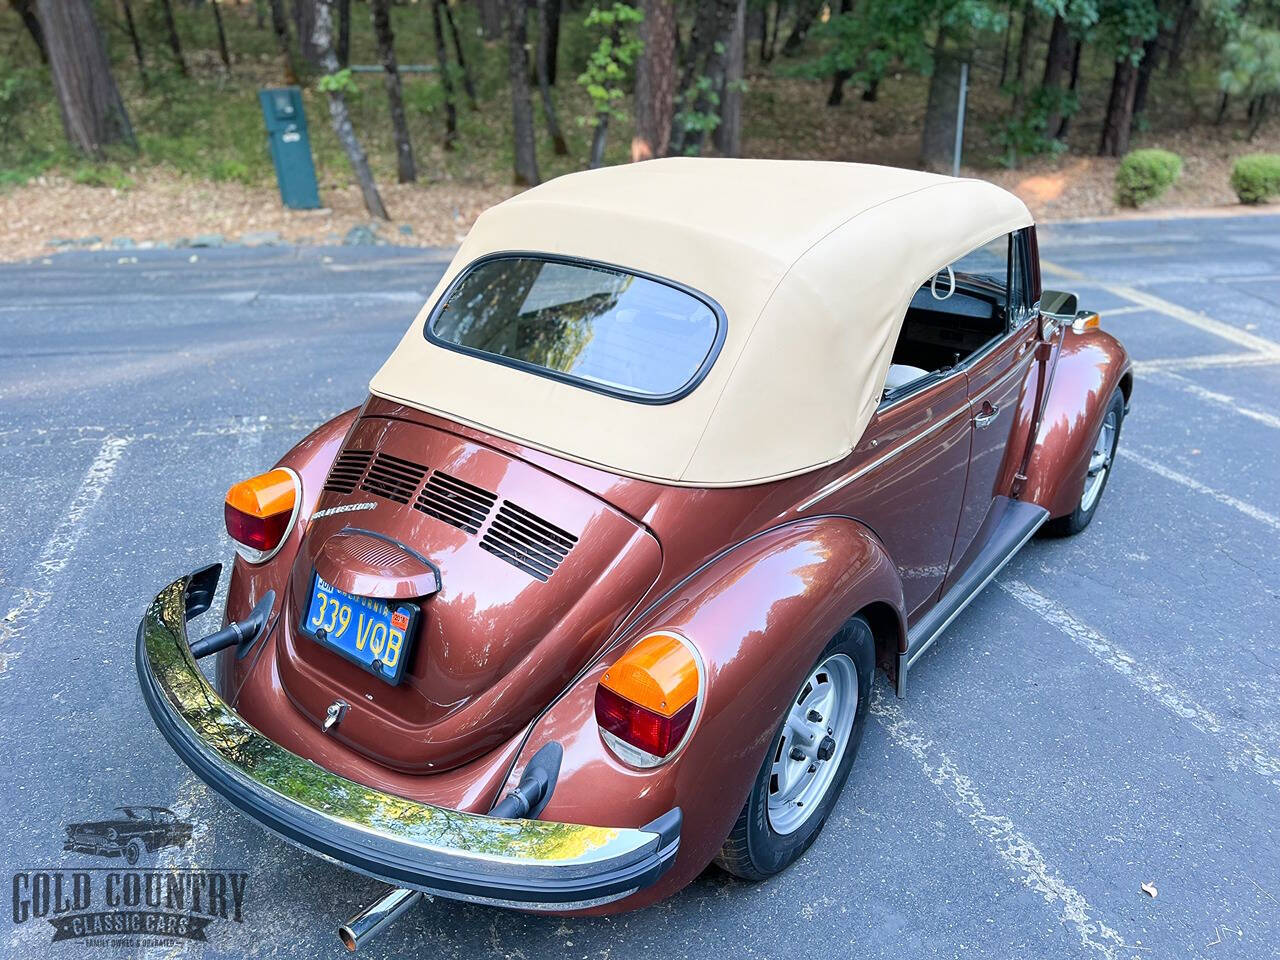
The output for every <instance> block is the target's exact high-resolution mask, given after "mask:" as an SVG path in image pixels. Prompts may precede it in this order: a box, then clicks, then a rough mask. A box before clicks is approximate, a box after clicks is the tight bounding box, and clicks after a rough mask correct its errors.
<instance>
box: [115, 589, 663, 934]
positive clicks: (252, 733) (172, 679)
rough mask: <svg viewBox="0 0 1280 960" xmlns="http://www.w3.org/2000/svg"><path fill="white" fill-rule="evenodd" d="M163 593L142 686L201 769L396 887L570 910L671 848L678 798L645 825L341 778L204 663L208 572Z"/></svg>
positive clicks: (165, 730) (150, 616)
mask: <svg viewBox="0 0 1280 960" xmlns="http://www.w3.org/2000/svg"><path fill="white" fill-rule="evenodd" d="M191 579H192V578H191V577H184V578H182V579H181V580H177V581H175V582H173V583H171V584H169V586H167V587H165V588H164V590H162V591H160V593H159V595H157V596H156V598H155V600H153V601H152V602H151V605H150V606H149V607H148V609H147V612H146V615H145V616H144V617H143V618H142V623H141V624H140V625H139V627H138V640H137V667H138V680H139V683H140V684H141V687H142V695H143V697H144V699H145V700H146V703H147V708H148V709H149V710H150V711H151V716H152V718H153V719H154V720H155V723H156V726H157V727H159V729H160V732H161V733H162V734H164V737H165V739H166V740H168V741H169V744H170V745H171V746H172V747H173V749H174V750H175V751H176V752H177V754H178V756H179V757H181V758H182V760H183V762H185V763H186V764H187V765H188V766H189V767H191V769H192V770H193V771H195V773H196V775H197V776H199V777H200V779H202V780H203V781H204V782H205V783H207V784H208V785H209V786H210V787H212V788H213V789H214V790H216V791H217V792H218V793H220V794H221V795H222V796H223V797H225V798H226V799H227V800H229V801H230V802H231V803H232V804H233V805H234V806H235V807H237V808H238V809H239V810H240V811H241V812H242V813H244V814H247V815H248V816H249V817H251V818H252V819H254V820H255V821H256V822H257V823H258V824H259V825H261V826H262V827H265V828H266V829H267V830H270V831H271V832H273V833H276V834H278V835H279V836H281V837H283V838H284V839H285V840H288V841H289V842H291V843H293V844H295V845H297V846H300V847H302V848H303V849H304V850H306V851H307V852H309V853H312V854H315V855H316V856H319V857H323V858H324V859H326V860H330V861H332V862H335V863H337V864H339V865H340V866H343V867H346V868H348V869H351V870H356V871H358V872H360V873H363V874H367V875H369V876H372V877H376V878H377V879H379V880H383V881H385V882H387V883H390V884H394V885H395V886H398V887H408V888H411V889H414V890H422V891H425V892H428V893H433V894H438V895H440V896H445V897H453V898H456V899H463V900H470V901H476V902H482V903H490V904H495V905H499V906H509V907H517V908H520V909H525V910H572V909H577V908H582V907H589V906H595V905H598V904H602V903H609V902H611V901H614V900H620V899H622V898H623V897H626V896H628V895H629V894H631V893H634V892H635V891H636V890H639V889H642V888H644V887H647V886H649V885H650V884H652V883H653V882H654V881H655V880H657V879H658V877H659V876H661V875H662V873H663V872H664V871H665V870H666V869H667V868H668V867H669V866H670V865H671V863H672V862H673V861H674V860H675V855H676V851H677V850H678V848H679V843H680V823H681V816H680V810H679V808H678V807H677V808H675V809H673V810H671V811H670V812H668V813H667V814H664V815H663V816H662V817H659V818H658V819H657V820H655V821H654V822H653V823H651V824H648V825H647V826H645V827H642V828H639V829H634V828H613V827H591V826H578V825H575V824H567V823H550V822H546V821H542V820H506V819H501V818H497V817H489V816H483V815H480V814H473V813H464V812H462V811H458V810H450V809H446V808H443V807H436V806H431V805H429V804H424V803H417V802H415V801H413V800H407V799H405V798H403V797H397V796H393V795H391V794H387V793H383V792H381V791H379V790H374V789H372V788H370V787H366V786H364V785H362V784H359V783H355V782H353V781H351V780H347V779H345V778H343V777H339V776H336V775H335V774H332V773H330V772H328V771H327V770H325V769H324V768H322V767H320V766H317V765H316V764H315V763H312V762H311V761H310V760H306V759H304V758H303V757H300V756H298V755H297V754H294V753H290V752H289V751H288V750H285V749H284V748H283V747H280V746H278V745H277V744H276V743H274V742H272V741H271V740H269V739H267V738H266V737H264V736H263V735H262V734H260V733H259V732H258V731H257V730H255V729H254V728H253V727H251V726H249V725H248V724H247V723H245V722H244V720H242V719H241V718H240V716H239V715H238V714H236V713H235V711H233V710H232V709H231V708H230V707H229V706H228V705H227V704H226V703H225V702H224V701H223V700H222V698H221V697H219V696H218V694H217V692H216V691H215V690H214V689H213V687H212V686H211V685H210V684H209V683H208V681H206V680H205V678H204V675H203V674H202V673H201V672H200V670H199V669H198V668H197V666H196V662H195V659H194V658H193V657H192V655H191V649H190V646H189V644H188V641H187V631H186V624H187V620H188V618H189V616H192V615H195V614H198V613H199V612H201V611H202V610H203V609H205V608H206V607H207V606H208V599H209V598H208V594H209V593H211V590H212V588H210V587H208V583H207V578H204V579H202V582H201V584H200V585H199V589H196V590H189V589H188V587H189V585H190V583H191Z"/></svg>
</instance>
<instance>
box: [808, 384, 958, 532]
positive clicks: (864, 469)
mask: <svg viewBox="0 0 1280 960" xmlns="http://www.w3.org/2000/svg"><path fill="white" fill-rule="evenodd" d="M968 415H969V403H968V401H967V400H966V401H965V404H964V406H963V407H959V408H958V409H956V410H953V411H952V412H951V413H949V414H947V416H945V417H943V418H942V419H941V420H939V421H938V422H937V423H935V424H933V425H932V426H931V427H928V428H927V429H925V430H924V431H923V432H922V433H918V434H916V435H915V436H914V437H912V438H911V439H910V440H908V441H907V442H906V443H903V444H900V445H898V446H896V447H894V448H893V449H892V450H890V451H889V452H888V453H885V454H882V455H881V456H879V457H877V458H876V459H874V460H872V461H871V462H870V463H868V464H864V465H863V466H861V467H859V468H858V469H857V470H855V471H853V473H850V474H847V475H846V476H843V477H841V478H840V479H839V480H835V481H832V482H831V483H829V484H827V485H826V486H825V487H823V488H822V489H821V490H819V491H818V492H817V493H815V494H814V495H813V496H812V497H810V498H809V499H808V500H806V501H804V502H803V503H802V504H800V506H798V507H797V508H796V510H797V511H798V512H804V511H805V510H808V509H809V508H810V507H812V506H815V505H816V504H818V503H821V502H822V501H823V500H825V499H826V498H827V497H829V496H831V494H833V493H835V492H836V491H838V490H843V489H844V488H845V487H847V486H848V485H849V484H851V483H853V482H854V481H855V480H857V479H858V478H859V477H863V476H866V475H867V474H868V473H870V472H871V471H872V470H874V469H876V467H879V466H880V465H881V464H884V463H888V462H889V461H890V460H892V459H893V458H894V457H896V456H897V455H898V454H900V453H902V451H904V450H909V449H910V448H911V447H914V446H915V445H916V444H917V443H919V442H920V441H921V440H924V439H925V438H926V437H929V436H932V435H933V434H935V433H937V432H938V431H939V430H941V429H942V428H943V427H945V426H946V425H947V424H948V423H950V422H951V421H952V420H954V419H956V418H957V417H962V416H964V417H967V416H968Z"/></svg>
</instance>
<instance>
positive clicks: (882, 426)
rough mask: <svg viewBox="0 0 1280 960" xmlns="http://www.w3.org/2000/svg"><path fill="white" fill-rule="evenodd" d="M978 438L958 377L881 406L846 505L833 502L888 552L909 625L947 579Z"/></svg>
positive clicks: (959, 373) (857, 459)
mask: <svg viewBox="0 0 1280 960" xmlns="http://www.w3.org/2000/svg"><path fill="white" fill-rule="evenodd" d="M972 433H973V427H972V425H971V424H970V423H969V398H968V385H967V381H966V378H965V375H964V372H963V370H960V369H957V370H955V371H954V372H951V373H950V374H949V375H946V376H940V377H937V378H935V379H933V380H931V381H929V382H927V383H926V384H924V385H923V386H921V387H920V388H919V389H917V390H915V391H913V392H911V393H910V394H909V395H907V396H905V397H903V398H900V399H897V400H892V401H890V402H886V403H884V404H882V405H881V407H880V409H879V410H877V411H876V414H875V416H874V417H873V418H872V420H871V423H870V424H868V426H867V430H866V432H865V433H864V434H863V437H862V439H861V440H860V441H859V443H858V447H857V449H856V450H855V451H854V453H855V456H854V458H852V464H851V466H852V472H851V473H850V474H849V475H848V477H846V478H845V479H844V481H843V482H844V483H846V484H847V485H846V486H844V488H843V489H844V491H845V497H844V498H832V501H836V502H830V507H829V509H832V510H834V512H838V513H847V514H848V515H850V516H855V517H862V518H866V520H867V522H868V523H869V524H870V525H871V527H872V528H873V529H874V530H875V533H876V535H877V536H878V537H879V538H880V539H881V540H882V541H883V542H884V544H885V546H886V547H887V548H888V552H889V556H891V557H892V558H893V560H894V564H895V565H896V566H897V568H898V572H899V575H900V576H901V578H902V594H903V601H904V606H905V608H906V611H907V620H908V623H910V622H912V621H914V620H915V619H916V618H917V617H918V616H920V615H922V614H923V613H924V612H925V611H926V610H927V609H928V607H929V606H930V601H932V600H933V599H935V598H936V596H937V594H938V589H939V587H940V586H941V584H942V581H943V578H944V577H945V576H946V573H947V561H948V559H949V557H950V556H951V549H952V544H953V543H954V542H955V532H956V520H957V517H958V516H959V514H960V506H961V503H962V501H963V497H964V490H965V471H966V470H967V468H968V464H969V441H970V438H971V436H972ZM853 479H856V480H857V482H856V483H851V482H849V481H851V480H853ZM840 482H842V481H837V483H840ZM840 500H843V502H839V501H840Z"/></svg>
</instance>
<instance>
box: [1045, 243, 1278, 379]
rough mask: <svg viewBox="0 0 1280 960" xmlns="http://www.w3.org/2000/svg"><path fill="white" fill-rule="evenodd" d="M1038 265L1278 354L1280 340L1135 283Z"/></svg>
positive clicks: (1050, 264) (1214, 332)
mask: <svg viewBox="0 0 1280 960" xmlns="http://www.w3.org/2000/svg"><path fill="white" fill-rule="evenodd" d="M1040 265H1041V266H1042V267H1044V268H1045V269H1048V270H1052V271H1053V272H1054V273H1057V274H1059V275H1060V276H1062V277H1064V278H1066V279H1068V280H1076V281H1080V282H1088V283H1091V284H1094V285H1095V286H1097V287H1098V288H1099V289H1100V290H1105V291H1107V292H1108V293H1111V294H1114V295H1115V296H1117V297H1123V298H1124V299H1126V300H1128V301H1129V302H1130V303H1136V304H1140V305H1141V306H1144V307H1147V308H1148V309H1151V310H1155V311H1156V312H1158V313H1163V314H1164V315H1165V316H1166V317H1172V318H1173V319H1175V320H1180V321H1182V322H1183V323H1185V324H1187V325H1188V326H1191V327H1195V328H1196V329H1198V330H1203V331H1204V332H1205V333H1211V334H1213V335H1214V336H1216V337H1221V338H1222V339H1224V340H1230V341H1231V342H1232V343H1235V344H1237V345H1239V346H1242V347H1245V348H1247V349H1249V350H1256V351H1257V352H1259V353H1266V354H1273V355H1276V356H1280V343H1276V342H1275V341H1274V340H1268V339H1267V338H1266V337H1260V336H1258V335H1257V334H1253V333H1249V332H1247V331H1245V330H1241V329H1240V328H1239V327H1235V326H1232V325H1231V324H1229V323H1223V322H1222V321H1221V320H1214V319H1213V318H1212V317H1208V316H1205V315H1204V314H1203V313H1197V312H1196V311H1194V310H1188V309H1187V308H1186V307H1180V306H1178V305H1177V304H1176V303H1170V302H1169V301H1168V300H1165V299H1163V298H1162V297H1157V296H1156V295H1155V294H1153V293H1147V292H1146V291H1145V290H1139V289H1138V288H1137V287H1129V286H1125V285H1123V284H1117V283H1105V282H1102V281H1098V280H1090V279H1089V278H1088V277H1087V276H1085V275H1084V274H1083V273H1081V272H1080V271H1078V270H1072V269H1071V268H1069V267H1063V266H1060V265H1058V264H1055V263H1051V262H1049V261H1046V260H1043V259H1042V260H1041V261H1040Z"/></svg>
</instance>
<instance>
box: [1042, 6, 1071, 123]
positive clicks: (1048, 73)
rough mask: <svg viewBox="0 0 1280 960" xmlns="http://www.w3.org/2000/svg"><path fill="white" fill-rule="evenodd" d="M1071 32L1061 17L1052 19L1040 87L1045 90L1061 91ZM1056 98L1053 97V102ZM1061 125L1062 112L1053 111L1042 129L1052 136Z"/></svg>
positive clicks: (1068, 66) (1066, 65)
mask: <svg viewBox="0 0 1280 960" xmlns="http://www.w3.org/2000/svg"><path fill="white" fill-rule="evenodd" d="M1071 47H1072V43H1071V30H1070V28H1069V27H1068V26H1067V21H1066V20H1065V19H1064V18H1063V17H1060V16H1059V17H1054V18H1053V27H1052V28H1051V29H1050V30H1049V52H1048V53H1046V54H1045V58H1044V79H1042V80H1041V81H1040V85H1041V86H1042V87H1043V88H1044V89H1045V90H1053V91H1058V90H1061V89H1062V80H1063V78H1064V77H1065V76H1066V73H1067V70H1068V69H1070V67H1071V52H1072V51H1071ZM1057 100H1058V97H1057V96H1056V95H1055V98H1054V102H1055V103H1056V102H1057ZM1061 124H1062V111H1061V110H1056V109H1055V110H1054V111H1053V112H1051V113H1050V114H1049V115H1048V117H1046V118H1045V125H1044V128H1045V130H1046V131H1047V132H1048V134H1049V136H1054V134H1055V133H1056V132H1057V130H1058V127H1059V126H1061Z"/></svg>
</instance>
